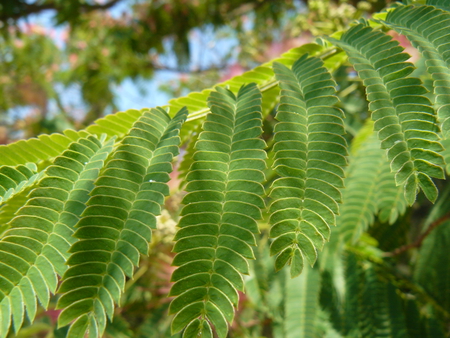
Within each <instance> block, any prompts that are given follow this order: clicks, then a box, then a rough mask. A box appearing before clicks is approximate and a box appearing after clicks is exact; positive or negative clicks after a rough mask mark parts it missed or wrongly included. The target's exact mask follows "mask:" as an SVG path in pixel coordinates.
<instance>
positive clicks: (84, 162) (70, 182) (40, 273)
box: [0, 136, 112, 337]
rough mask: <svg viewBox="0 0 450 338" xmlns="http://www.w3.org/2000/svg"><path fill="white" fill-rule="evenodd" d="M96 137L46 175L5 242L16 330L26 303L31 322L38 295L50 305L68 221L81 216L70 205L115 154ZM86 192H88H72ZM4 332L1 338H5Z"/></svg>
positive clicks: (1, 253)
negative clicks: (50, 294) (69, 218)
mask: <svg viewBox="0 0 450 338" xmlns="http://www.w3.org/2000/svg"><path fill="white" fill-rule="evenodd" d="M103 142H104V140H103V139H102V140H98V139H97V138H95V137H93V136H89V137H87V138H81V139H79V140H78V141H77V142H73V143H71V144H70V146H69V147H68V149H67V150H66V151H64V152H63V153H62V154H61V155H60V156H58V157H57V158H56V159H55V161H54V162H53V164H52V165H51V166H49V167H48V168H47V169H46V170H45V177H44V178H43V179H41V180H40V181H39V183H38V186H37V188H36V189H34V190H32V191H31V192H30V194H29V195H28V196H27V199H26V204H25V205H24V206H23V207H22V208H20V209H19V211H18V213H17V216H16V217H14V218H13V219H12V220H11V222H10V223H9V224H8V229H7V230H6V231H5V232H4V233H3V234H2V237H1V239H0V261H1V264H0V279H1V280H3V281H4V282H5V283H4V284H3V285H4V287H3V288H2V294H1V297H0V301H1V306H2V307H4V306H6V307H10V310H9V315H10V317H11V318H7V319H6V317H7V315H6V313H7V312H6V311H4V312H3V316H4V317H3V318H4V320H8V321H10V320H12V322H13V327H14V330H15V332H17V331H18V330H19V329H20V327H21V326H22V323H23V320H24V310H23V305H24V304H25V305H26V306H27V308H26V311H27V314H28V318H29V319H30V321H33V319H34V317H35V314H36V297H37V298H38V299H39V300H40V302H41V304H42V305H43V306H44V307H47V304H48V300H49V293H50V292H52V293H54V292H55V289H56V286H57V275H56V274H57V273H59V274H62V273H63V272H64V270H65V269H66V266H65V262H66V258H67V250H68V249H69V248H70V242H73V241H74V239H73V238H71V236H70V235H71V234H72V233H73V229H72V228H73V224H71V223H70V222H69V221H68V219H66V218H65V217H64V215H66V214H70V216H71V217H75V218H76V215H77V209H73V208H72V207H71V203H72V202H73V201H74V200H76V199H75V198H74V195H77V194H78V195H80V193H81V195H82V194H83V193H85V194H87V193H89V184H92V181H93V180H94V178H91V179H89V180H87V178H86V175H87V173H89V172H92V170H93V169H92V168H94V169H95V168H97V169H96V173H97V174H98V167H101V166H102V164H103V160H104V159H105V158H106V156H107V155H108V153H109V152H110V151H111V150H112V142H111V141H110V142H106V143H103ZM83 187H84V189H87V191H86V192H83V191H81V192H80V191H77V190H73V189H82V188H83ZM6 333H7V332H3V333H2V335H0V337H4V336H5V335H6Z"/></svg>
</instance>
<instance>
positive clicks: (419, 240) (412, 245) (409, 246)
mask: <svg viewBox="0 0 450 338" xmlns="http://www.w3.org/2000/svg"><path fill="white" fill-rule="evenodd" d="M448 219H450V213H448V214H445V215H444V216H442V217H440V218H438V219H437V220H435V221H434V222H433V223H431V224H430V226H429V227H428V229H427V231H425V232H424V233H423V234H422V235H420V236H419V238H417V239H416V241H414V242H413V243H410V244H406V245H403V246H401V247H399V248H397V249H395V250H394V251H391V252H385V253H384V254H383V256H385V257H392V256H398V255H400V254H402V253H403V252H405V251H408V250H409V249H412V248H420V247H421V245H422V242H423V241H424V240H425V238H426V237H427V236H428V235H429V234H430V233H431V232H432V231H433V230H434V229H435V228H437V227H438V226H439V225H441V224H442V223H444V222H445V221H446V220H448Z"/></svg>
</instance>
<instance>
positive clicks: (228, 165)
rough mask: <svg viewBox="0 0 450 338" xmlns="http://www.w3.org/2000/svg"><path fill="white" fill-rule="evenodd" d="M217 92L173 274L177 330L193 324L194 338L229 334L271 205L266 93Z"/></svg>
mask: <svg viewBox="0 0 450 338" xmlns="http://www.w3.org/2000/svg"><path fill="white" fill-rule="evenodd" d="M216 90H217V91H215V92H212V93H211V95H210V97H209V99H208V105H209V107H210V109H211V112H210V113H209V114H208V115H207V118H206V121H205V122H204V124H203V131H202V133H201V134H200V136H199V140H198V141H197V143H196V146H195V148H196V150H197V151H196V152H195V154H194V162H193V164H192V166H191V168H190V171H189V173H188V175H187V177H186V181H187V186H186V191H187V192H188V194H187V195H186V196H185V197H184V199H183V204H184V207H183V210H182V212H181V215H182V218H181V220H180V222H179V224H178V227H179V228H180V229H179V230H178V232H177V234H176V236H175V240H176V244H175V247H174V252H176V253H177V255H176V256H175V258H174V261H173V265H175V266H178V267H179V268H178V269H177V270H175V272H174V273H173V275H172V281H173V282H175V284H174V285H173V286H172V289H171V291H170V295H171V296H176V298H175V299H174V300H173V301H172V303H171V305H170V309H169V312H170V313H174V314H175V318H174V320H173V322H172V332H173V333H176V332H179V331H180V330H182V329H183V328H186V329H185V332H184V336H186V337H193V336H197V335H201V334H203V335H205V336H207V337H208V335H210V333H207V332H210V327H212V326H214V327H215V331H216V333H217V335H218V336H219V337H220V338H223V337H225V336H226V335H227V331H228V323H231V321H232V320H233V317H234V307H236V306H237V303H238V293H237V291H238V290H239V291H243V287H244V282H243V278H242V274H248V273H249V266H248V262H247V260H248V259H253V258H254V254H253V251H252V247H251V246H253V245H255V244H256V242H255V234H256V233H258V226H257V223H256V220H258V219H260V218H261V209H262V208H264V200H263V199H262V197H261V196H263V194H264V188H263V186H262V185H261V183H262V182H263V181H264V179H265V178H264V174H263V170H264V169H265V158H266V153H265V152H264V150H263V149H264V147H265V142H264V141H263V140H262V139H260V136H261V133H262V128H261V126H262V116H261V93H260V91H259V90H258V88H257V87H256V85H255V84H249V85H246V86H243V87H242V88H241V89H240V90H239V92H238V94H237V96H235V95H234V94H233V93H232V92H231V91H229V90H227V89H223V88H220V87H218V88H216ZM205 332H206V333H205Z"/></svg>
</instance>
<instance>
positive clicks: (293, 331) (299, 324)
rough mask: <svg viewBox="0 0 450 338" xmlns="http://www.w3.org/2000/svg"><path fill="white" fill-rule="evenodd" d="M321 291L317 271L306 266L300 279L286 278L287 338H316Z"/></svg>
mask: <svg viewBox="0 0 450 338" xmlns="http://www.w3.org/2000/svg"><path fill="white" fill-rule="evenodd" d="M319 290H320V274H319V271H318V270H317V269H313V268H310V267H308V266H306V267H305V268H304V269H303V273H302V275H301V276H300V277H299V278H297V279H291V278H286V289H285V300H284V307H285V308H284V323H283V324H284V332H285V337H286V338H314V337H316V336H315V327H316V319H317V312H318V310H319Z"/></svg>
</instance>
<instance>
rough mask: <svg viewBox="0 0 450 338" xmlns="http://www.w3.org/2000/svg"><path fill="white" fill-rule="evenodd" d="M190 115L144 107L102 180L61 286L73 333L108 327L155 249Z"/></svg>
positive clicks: (63, 319) (65, 320)
mask: <svg viewBox="0 0 450 338" xmlns="http://www.w3.org/2000/svg"><path fill="white" fill-rule="evenodd" d="M186 115H187V110H186V109H182V110H180V112H179V113H178V114H177V115H176V116H175V117H174V118H173V119H172V120H171V119H170V117H169V116H168V114H167V113H166V112H165V111H164V110H163V109H162V108H156V109H152V110H150V111H147V112H144V113H143V114H142V116H141V117H140V118H139V119H138V120H137V121H136V122H135V123H134V125H133V128H132V129H131V131H130V133H129V134H128V135H127V136H126V137H125V138H124V139H123V140H122V141H121V143H120V145H119V146H118V147H117V149H116V150H115V151H114V153H113V154H112V155H111V156H110V158H109V160H108V162H107V163H106V165H105V167H104V169H103V170H102V172H101V174H100V176H99V177H98V179H97V180H96V181H95V187H94V189H93V190H92V192H91V194H90V198H89V200H88V201H87V202H86V209H85V210H84V211H83V213H82V215H81V219H80V220H79V222H78V223H77V224H76V226H75V227H76V231H75V233H74V237H75V238H77V239H78V241H76V242H75V243H73V244H72V246H71V247H70V250H69V252H70V253H71V255H70V258H69V259H68V260H67V265H69V269H68V270H67V271H66V272H65V273H64V276H63V279H62V284H61V286H60V287H59V290H58V292H59V293H62V296H61V297H60V298H59V300H58V308H61V309H64V310H63V311H62V312H61V314H60V316H59V318H58V324H59V325H60V326H65V325H67V324H69V323H71V322H72V321H74V322H73V324H72V325H71V327H70V329H69V333H68V337H71V338H72V337H83V336H84V332H85V331H86V329H87V330H88V331H89V332H90V334H92V335H93V336H97V335H102V334H103V332H104V330H105V326H106V316H108V317H109V318H111V319H112V317H113V311H114V303H119V300H120V295H121V292H123V290H124V285H125V276H128V277H130V278H131V277H132V276H133V267H134V266H138V265H139V255H140V254H143V255H146V254H147V253H148V243H149V242H150V240H151V229H153V228H155V227H156V216H158V215H159V214H160V213H161V204H162V203H163V202H164V197H165V196H166V195H167V194H168V191H167V190H168V189H167V185H166V183H167V182H168V181H169V173H170V172H171V171H172V165H171V162H172V159H173V156H175V155H177V154H178V145H179V136H178V134H179V129H180V127H181V124H182V123H183V121H184V120H185V119H186ZM99 229H101V231H99Z"/></svg>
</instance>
